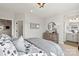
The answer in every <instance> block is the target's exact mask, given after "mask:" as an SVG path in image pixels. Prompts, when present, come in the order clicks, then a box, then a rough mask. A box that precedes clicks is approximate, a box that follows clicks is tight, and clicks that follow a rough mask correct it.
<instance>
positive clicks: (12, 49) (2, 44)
mask: <svg viewBox="0 0 79 59" xmlns="http://www.w3.org/2000/svg"><path fill="white" fill-rule="evenodd" d="M51 55H52V56H56V55H55V54H54V53H51ZM0 56H48V54H47V52H45V51H44V50H42V49H41V48H38V47H36V46H35V45H34V44H32V43H30V42H28V41H25V40H24V39H23V37H22V36H21V37H20V38H19V39H16V40H15V39H13V38H11V37H10V36H8V35H5V34H2V35H0Z"/></svg>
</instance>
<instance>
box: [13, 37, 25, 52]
mask: <svg viewBox="0 0 79 59" xmlns="http://www.w3.org/2000/svg"><path fill="white" fill-rule="evenodd" d="M14 45H15V47H16V49H17V50H18V51H21V52H25V49H26V48H25V43H24V39H23V37H22V36H21V37H20V38H19V39H18V40H16V41H15V42H14Z"/></svg>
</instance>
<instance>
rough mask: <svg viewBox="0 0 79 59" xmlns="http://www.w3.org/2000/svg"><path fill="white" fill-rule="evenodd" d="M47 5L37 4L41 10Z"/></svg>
mask: <svg viewBox="0 0 79 59" xmlns="http://www.w3.org/2000/svg"><path fill="white" fill-rule="evenodd" d="M45 4H46V3H37V5H38V7H39V8H44V7H45Z"/></svg>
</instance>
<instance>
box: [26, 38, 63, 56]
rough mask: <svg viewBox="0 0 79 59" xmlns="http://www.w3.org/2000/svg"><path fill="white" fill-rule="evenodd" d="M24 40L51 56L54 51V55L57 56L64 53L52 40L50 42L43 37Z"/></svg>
mask: <svg viewBox="0 0 79 59" xmlns="http://www.w3.org/2000/svg"><path fill="white" fill-rule="evenodd" d="M25 40H27V41H29V42H31V43H33V44H34V45H36V46H37V47H39V48H40V49H42V50H44V51H45V52H46V53H47V54H48V55H49V56H51V54H52V53H55V55H57V56H63V55H64V53H63V51H62V49H61V48H60V46H59V45H58V44H56V43H54V42H51V41H48V40H45V39H39V38H29V39H25Z"/></svg>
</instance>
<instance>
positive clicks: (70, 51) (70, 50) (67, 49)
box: [60, 44, 79, 56]
mask: <svg viewBox="0 0 79 59" xmlns="http://www.w3.org/2000/svg"><path fill="white" fill-rule="evenodd" d="M60 46H61V47H62V49H63V51H64V54H65V56H79V51H78V48H77V47H74V46H70V45H66V44H62V45H61V44H60Z"/></svg>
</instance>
